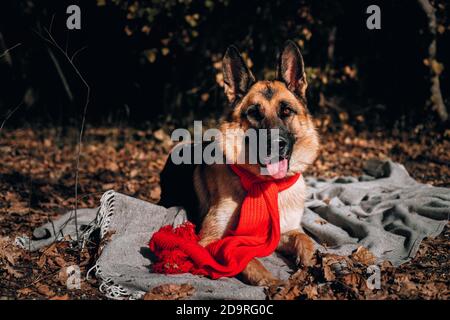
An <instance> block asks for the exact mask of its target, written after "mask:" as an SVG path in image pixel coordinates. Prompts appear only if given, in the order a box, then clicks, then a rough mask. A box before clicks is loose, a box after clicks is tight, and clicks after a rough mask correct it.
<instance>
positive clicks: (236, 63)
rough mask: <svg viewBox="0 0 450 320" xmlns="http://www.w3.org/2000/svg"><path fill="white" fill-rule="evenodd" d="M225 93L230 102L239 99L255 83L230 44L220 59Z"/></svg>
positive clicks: (236, 51) (237, 52)
mask: <svg viewBox="0 0 450 320" xmlns="http://www.w3.org/2000/svg"><path fill="white" fill-rule="evenodd" d="M222 66H223V82H224V89H225V95H226V96H227V98H228V101H229V102H230V103H232V104H233V103H234V102H236V101H237V100H238V99H241V98H242V97H243V96H244V95H245V94H246V93H247V91H248V89H249V88H250V87H251V86H252V85H253V84H254V83H255V77H254V76H253V74H252V73H251V71H250V69H249V68H248V67H247V65H246V64H245V61H244V59H242V57H241V55H240V54H239V51H238V49H237V48H236V47H235V46H230V47H228V49H227V52H226V53H225V56H224V57H223V61H222Z"/></svg>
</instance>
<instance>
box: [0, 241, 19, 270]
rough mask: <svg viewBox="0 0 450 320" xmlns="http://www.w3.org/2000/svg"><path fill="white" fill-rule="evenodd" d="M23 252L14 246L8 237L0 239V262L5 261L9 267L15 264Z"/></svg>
mask: <svg viewBox="0 0 450 320" xmlns="http://www.w3.org/2000/svg"><path fill="white" fill-rule="evenodd" d="M22 253H23V250H21V249H20V248H19V247H17V246H16V245H14V243H13V241H11V239H10V238H9V237H0V261H1V260H6V262H8V263H9V264H11V265H14V264H16V262H17V261H18V260H19V258H20V257H21V256H22Z"/></svg>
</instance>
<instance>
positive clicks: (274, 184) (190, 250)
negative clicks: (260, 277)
mask: <svg viewBox="0 0 450 320" xmlns="http://www.w3.org/2000/svg"><path fill="white" fill-rule="evenodd" d="M230 168H231V169H232V170H233V171H234V173H236V174H237V175H238V176H239V178H240V180H241V184H242V186H243V188H244V189H245V190H246V191H247V195H246V197H245V199H244V202H243V203H242V207H241V213H240V217H239V222H238V225H237V227H236V229H234V230H230V231H229V232H227V234H226V235H225V236H224V237H223V238H222V239H220V240H217V241H215V242H212V243H210V244H209V245H207V246H206V247H202V246H201V245H199V244H198V240H199V238H198V236H197V235H196V234H195V226H194V225H193V224H192V223H189V222H187V223H184V224H183V225H181V226H179V227H177V228H175V229H174V228H172V226H170V225H169V226H165V227H162V228H161V229H160V230H159V231H157V232H156V233H154V234H153V236H152V238H151V240H150V243H149V247H150V250H151V251H152V252H153V253H154V254H155V256H156V260H157V261H156V262H155V263H154V264H153V267H152V269H153V272H157V273H165V274H169V273H187V272H189V273H192V274H200V275H206V276H209V277H210V278H212V279H217V278H220V277H233V276H235V275H237V274H239V273H240V272H242V270H244V269H245V267H246V266H247V264H248V263H249V262H250V260H252V259H253V258H255V257H265V256H268V255H270V254H271V253H272V252H273V251H275V249H276V248H277V245H278V242H279V240H280V216H279V212H278V193H279V192H280V191H283V190H285V189H287V188H289V187H290V186H292V185H293V184H294V183H295V182H296V181H297V180H298V178H299V177H300V174H296V175H295V176H292V177H287V178H283V179H278V180H265V179H262V178H260V177H258V176H255V175H253V174H251V173H250V172H248V171H246V170H244V169H242V168H240V167H238V166H235V165H231V166H230Z"/></svg>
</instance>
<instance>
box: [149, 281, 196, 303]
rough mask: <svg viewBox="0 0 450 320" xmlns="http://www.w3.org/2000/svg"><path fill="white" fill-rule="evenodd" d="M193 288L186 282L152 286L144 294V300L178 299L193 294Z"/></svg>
mask: <svg viewBox="0 0 450 320" xmlns="http://www.w3.org/2000/svg"><path fill="white" fill-rule="evenodd" d="M194 292H195V288H194V287H193V286H192V285H190V284H187V283H184V284H181V285H178V284H163V285H161V286H157V287H155V288H153V289H152V290H151V291H149V292H147V293H146V294H145V295H144V298H143V299H144V300H180V299H184V298H187V297H189V296H191V295H193V294H194Z"/></svg>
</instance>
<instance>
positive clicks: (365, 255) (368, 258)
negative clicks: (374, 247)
mask: <svg viewBox="0 0 450 320" xmlns="http://www.w3.org/2000/svg"><path fill="white" fill-rule="evenodd" d="M351 258H352V259H353V260H354V261H356V262H359V263H362V264H364V265H366V266H370V265H373V264H375V262H376V260H377V258H376V257H375V256H374V255H373V254H372V252H370V251H369V249H367V248H365V247H363V246H360V247H358V248H357V249H356V251H355V252H353V253H352V255H351Z"/></svg>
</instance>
